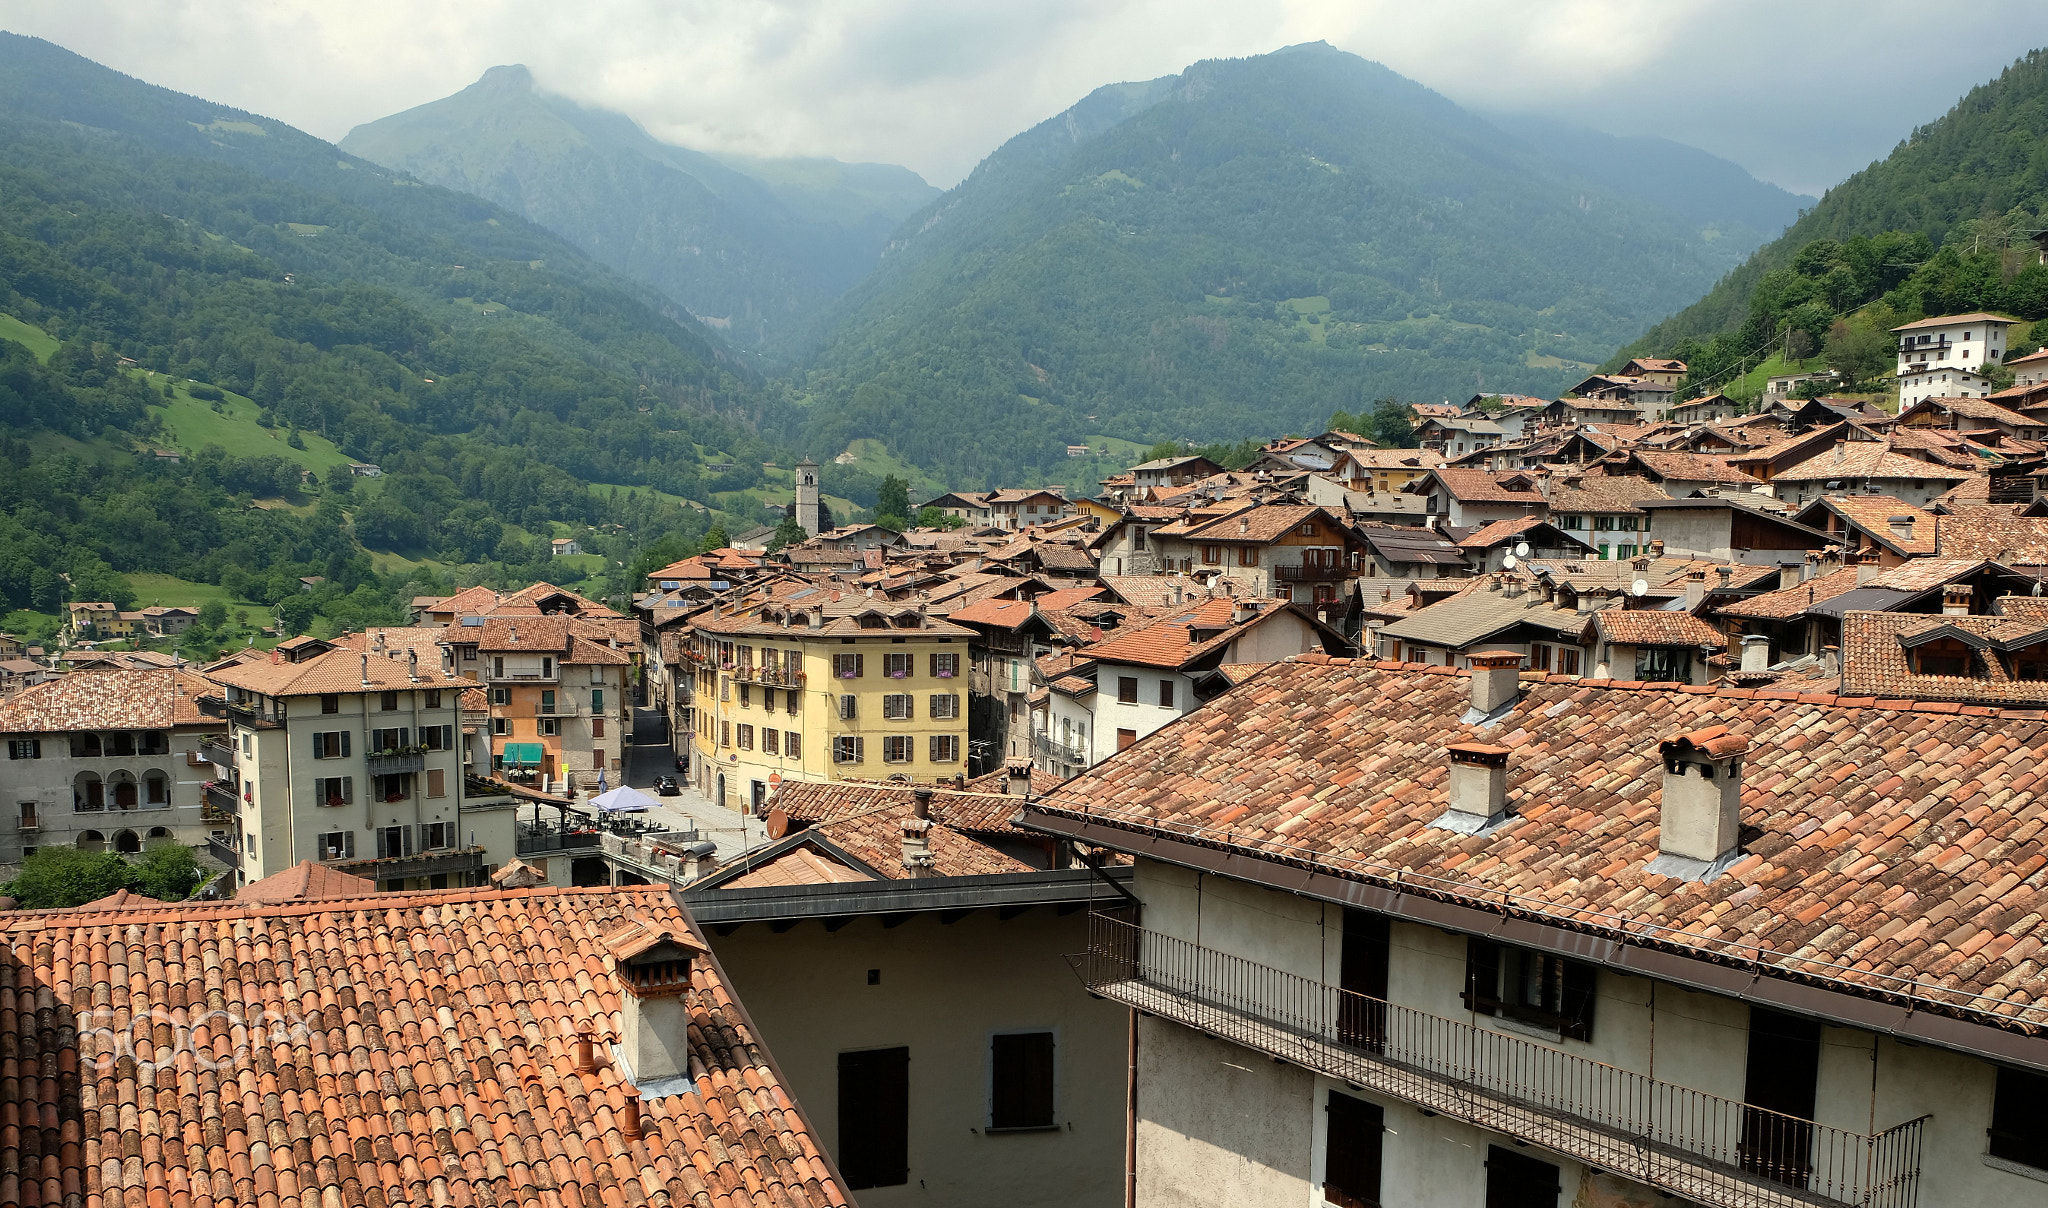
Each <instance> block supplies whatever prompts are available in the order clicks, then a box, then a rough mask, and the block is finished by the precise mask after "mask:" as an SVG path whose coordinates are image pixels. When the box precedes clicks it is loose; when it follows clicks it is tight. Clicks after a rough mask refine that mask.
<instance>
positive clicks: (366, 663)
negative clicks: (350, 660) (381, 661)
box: [363, 654, 370, 688]
mask: <svg viewBox="0 0 2048 1208" xmlns="http://www.w3.org/2000/svg"><path fill="white" fill-rule="evenodd" d="M369 686H370V656H369V655H367V654H365V655H364V656H363V687H365V688H367V687H369Z"/></svg>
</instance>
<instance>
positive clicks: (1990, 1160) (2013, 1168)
mask: <svg viewBox="0 0 2048 1208" xmlns="http://www.w3.org/2000/svg"><path fill="white" fill-rule="evenodd" d="M1984 1164H1985V1165H1986V1166H1989V1167H1990V1168H1991V1169H1993V1170H2003V1171H2004V1172H2006V1173H2007V1174H2016V1175H2018V1176H2020V1177H2021V1178H2023V1179H2032V1180H2034V1181H2035V1182H2036V1183H2048V1170H2043V1169H2041V1168H2040V1167H2039V1166H2029V1165H2027V1164H2026V1163H2025V1162H2015V1161H2013V1160H2012V1159H2011V1158H1994V1157H1992V1156H1991V1155H1990V1154H1988V1153H1987V1154H1985V1155H1984Z"/></svg>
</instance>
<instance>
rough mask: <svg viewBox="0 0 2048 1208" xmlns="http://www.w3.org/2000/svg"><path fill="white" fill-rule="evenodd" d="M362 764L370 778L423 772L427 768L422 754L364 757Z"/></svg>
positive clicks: (425, 759) (425, 758)
mask: <svg viewBox="0 0 2048 1208" xmlns="http://www.w3.org/2000/svg"><path fill="white" fill-rule="evenodd" d="M363 764H364V766H366V767H367V768H368V769H369V771H370V775H372V776H396V775H399V774H400V773H403V772H418V771H422V770H424V769H425V768H426V766H427V757H426V756H425V755H423V754H411V755H365V756H363Z"/></svg>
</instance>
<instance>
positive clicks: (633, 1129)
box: [619, 1086, 640, 1141]
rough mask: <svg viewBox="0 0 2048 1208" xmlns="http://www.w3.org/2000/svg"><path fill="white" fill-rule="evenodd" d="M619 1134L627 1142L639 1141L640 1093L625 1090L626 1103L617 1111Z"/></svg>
mask: <svg viewBox="0 0 2048 1208" xmlns="http://www.w3.org/2000/svg"><path fill="white" fill-rule="evenodd" d="M619 1132H620V1133H621V1134H623V1135H624V1136H625V1138H626V1140H628V1141H638V1140H639V1139H640V1092H639V1091H636V1090H634V1089H633V1088H632V1087H630V1086H629V1087H627V1088H626V1102H625V1105H624V1106H623V1107H621V1108H620V1109H619Z"/></svg>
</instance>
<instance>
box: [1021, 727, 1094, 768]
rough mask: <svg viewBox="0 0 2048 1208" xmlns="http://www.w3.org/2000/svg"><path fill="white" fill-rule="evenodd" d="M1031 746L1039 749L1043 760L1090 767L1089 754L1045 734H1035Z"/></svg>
mask: <svg viewBox="0 0 2048 1208" xmlns="http://www.w3.org/2000/svg"><path fill="white" fill-rule="evenodd" d="M1031 745H1032V746H1033V747H1034V748H1036V749H1037V752H1038V755H1039V758H1041V759H1048V760H1051V761H1052V762H1054V763H1064V764H1070V765H1072V766H1074V767H1087V766H1088V753H1087V752H1086V751H1083V750H1082V749H1081V748H1080V747H1077V746H1075V745H1073V744H1072V743H1065V742H1061V741H1059V740H1058V739H1056V738H1053V737H1051V736H1049V735H1045V734H1034V735H1032V736H1031Z"/></svg>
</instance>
